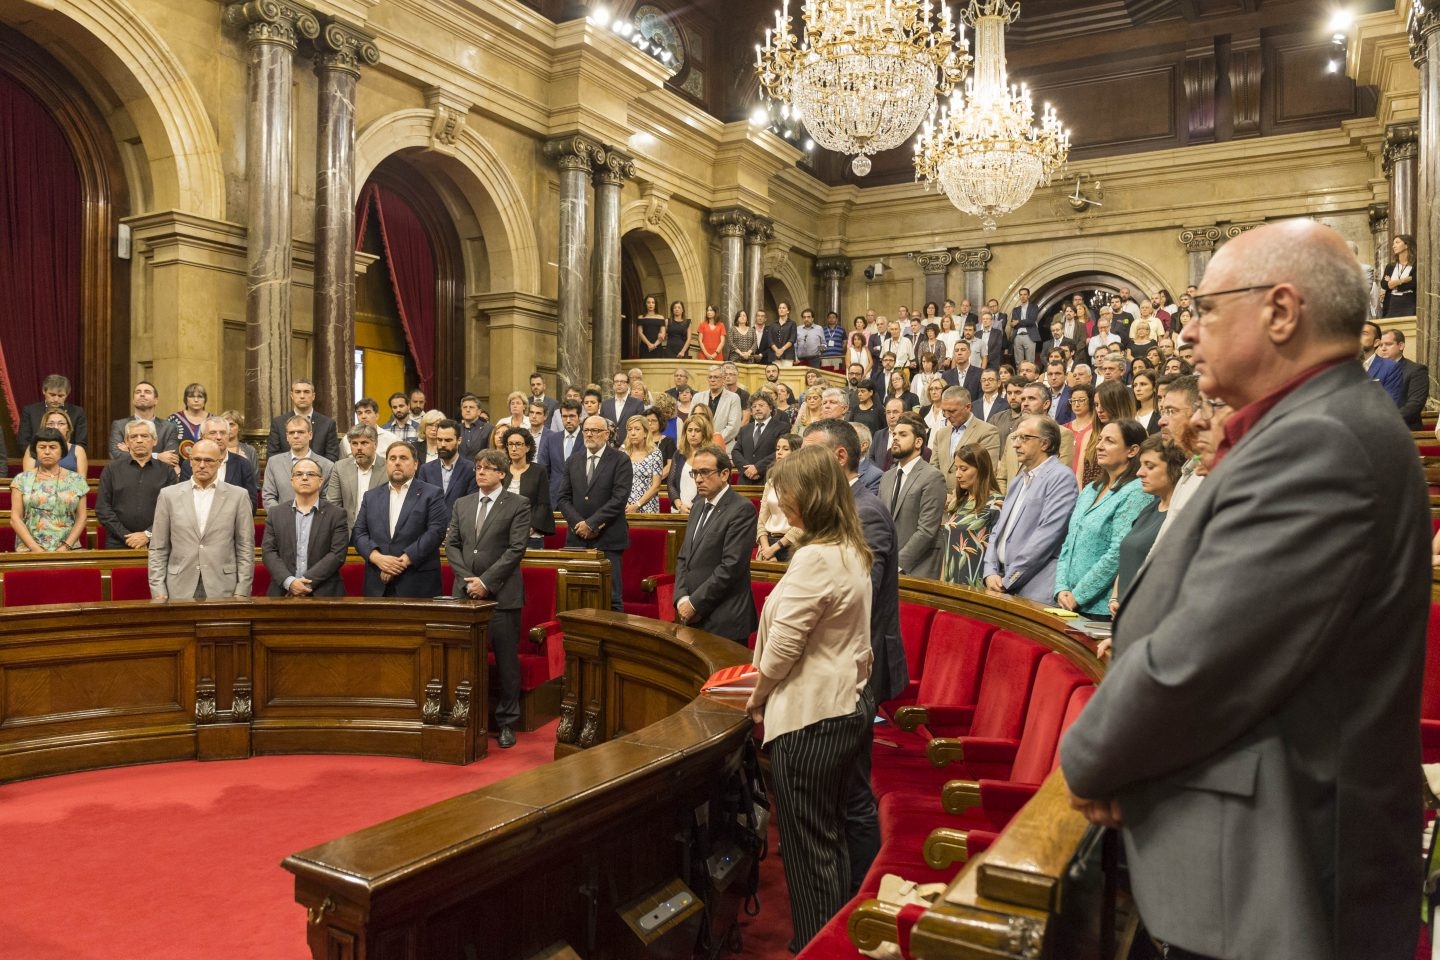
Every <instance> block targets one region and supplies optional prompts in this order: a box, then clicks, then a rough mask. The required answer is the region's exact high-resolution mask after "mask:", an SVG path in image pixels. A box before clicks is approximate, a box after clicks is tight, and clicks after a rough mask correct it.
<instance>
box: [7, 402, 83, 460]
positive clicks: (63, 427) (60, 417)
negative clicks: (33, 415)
mask: <svg viewBox="0 0 1440 960" xmlns="http://www.w3.org/2000/svg"><path fill="white" fill-rule="evenodd" d="M40 427H41V429H50V430H55V431H57V432H58V433H59V434H60V436H61V437H62V438H64V440H65V444H66V445H67V446H68V447H69V448H70V452H69V453H67V454H65V456H63V457H61V458H60V466H62V467H64V468H65V469H66V470H74V471H75V472H76V473H78V474H80V476H82V477H84V476H87V475H88V474H89V472H90V461H89V460H88V459H87V458H86V456H85V448H84V447H82V446H78V445H77V444H75V443H73V442H71V440H70V434H71V428H72V424H71V423H70V414H68V413H66V412H65V410H64V408H63V407H62V408H60V409H57V410H51V411H49V412H48V413H46V414H45V416H44V418H43V419H42V420H41V421H40ZM20 469H22V470H34V469H35V458H34V457H33V456H31V455H30V451H29V449H26V451H25V455H24V456H23V457H22V458H21V459H20Z"/></svg>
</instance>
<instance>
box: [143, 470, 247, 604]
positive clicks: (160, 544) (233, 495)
mask: <svg viewBox="0 0 1440 960" xmlns="http://www.w3.org/2000/svg"><path fill="white" fill-rule="evenodd" d="M149 566H150V596H151V598H153V599H156V600H159V599H163V598H167V597H168V598H170V599H174V600H190V599H193V598H194V596H195V587H196V584H198V583H202V582H203V583H204V584H205V596H206V597H210V598H213V597H248V596H250V585H251V583H252V582H253V580H254V579H255V514H254V511H253V510H251V506H250V495H249V493H247V492H246V491H245V490H243V489H241V488H240V487H232V486H231V485H230V484H228V483H217V484H215V500H214V502H213V503H211V504H210V515H209V517H208V518H207V519H206V521H205V533H204V535H203V536H202V535H201V533H200V530H199V522H198V520H197V519H196V516H195V500H194V494H193V493H192V484H191V483H189V482H188V481H187V482H185V483H177V484H175V485H174V486H170V487H166V488H165V489H164V490H161V491H160V499H159V500H158V501H157V502H156V504H155V522H154V523H153V524H152V525H151V528H150V564H149Z"/></svg>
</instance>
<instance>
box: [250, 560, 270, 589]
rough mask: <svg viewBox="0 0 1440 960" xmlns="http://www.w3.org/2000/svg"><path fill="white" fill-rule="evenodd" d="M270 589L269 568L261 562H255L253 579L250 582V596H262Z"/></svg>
mask: <svg viewBox="0 0 1440 960" xmlns="http://www.w3.org/2000/svg"><path fill="white" fill-rule="evenodd" d="M269 589H270V568H269V567H267V566H265V564H263V563H259V562H257V563H256V564H255V579H254V580H253V581H251V583H250V596H252V597H263V596H265V592H266V591H267V590H269Z"/></svg>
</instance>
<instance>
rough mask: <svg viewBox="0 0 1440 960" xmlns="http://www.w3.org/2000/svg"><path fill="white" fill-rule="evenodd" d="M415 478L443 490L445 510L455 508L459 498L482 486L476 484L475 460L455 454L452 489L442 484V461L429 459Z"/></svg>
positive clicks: (451, 475) (416, 473)
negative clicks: (447, 488)
mask: <svg viewBox="0 0 1440 960" xmlns="http://www.w3.org/2000/svg"><path fill="white" fill-rule="evenodd" d="M415 479H416V480H420V481H423V482H425V483H428V484H430V486H432V487H434V488H435V489H436V490H439V491H441V493H442V494H443V495H444V497H445V510H446V512H447V514H448V512H449V511H450V510H452V509H454V507H455V504H456V503H457V502H458V501H459V499H460V498H461V497H463V496H465V495H466V494H467V493H474V492H475V491H476V490H479V489H480V488H479V487H478V486H476V485H475V461H474V460H470V459H467V458H465V457H462V456H460V455H459V454H456V455H455V468H454V469H453V470H452V471H451V473H450V489H449V490H446V489H445V488H444V487H442V486H441V485H440V461H439V460H427V461H425V462H424V463H422V464H421V465H420V469H419V470H417V471H416V472H415Z"/></svg>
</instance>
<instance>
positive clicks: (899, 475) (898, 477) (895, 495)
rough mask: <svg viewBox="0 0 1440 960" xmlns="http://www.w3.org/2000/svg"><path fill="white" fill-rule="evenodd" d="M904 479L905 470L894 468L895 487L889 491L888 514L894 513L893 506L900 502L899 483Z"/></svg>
mask: <svg viewBox="0 0 1440 960" xmlns="http://www.w3.org/2000/svg"><path fill="white" fill-rule="evenodd" d="M904 480H905V471H904V470H901V469H900V468H898V467H897V468H896V469H895V489H894V490H892V491H891V492H890V515H891V516H892V517H893V516H894V515H895V507H896V505H897V504H899V503H900V484H901V483H902V482H903V481H904Z"/></svg>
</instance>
